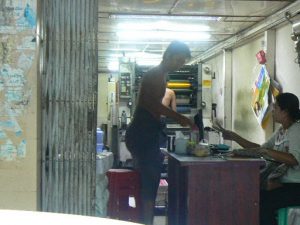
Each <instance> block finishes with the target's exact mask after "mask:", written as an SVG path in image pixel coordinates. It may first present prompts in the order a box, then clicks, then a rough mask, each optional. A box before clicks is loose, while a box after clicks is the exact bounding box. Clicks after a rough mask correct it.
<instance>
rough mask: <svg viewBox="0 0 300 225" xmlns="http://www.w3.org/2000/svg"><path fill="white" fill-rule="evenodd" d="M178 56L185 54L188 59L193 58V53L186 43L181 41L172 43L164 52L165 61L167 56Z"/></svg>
mask: <svg viewBox="0 0 300 225" xmlns="http://www.w3.org/2000/svg"><path fill="white" fill-rule="evenodd" d="M178 54H184V55H185V56H186V58H187V59H190V58H191V51H190V49H189V47H188V46H187V45H186V44H185V43H183V42H181V41H172V42H171V43H170V44H169V46H168V47H167V49H166V51H165V52H164V55H163V59H165V58H166V56H167V55H178Z"/></svg>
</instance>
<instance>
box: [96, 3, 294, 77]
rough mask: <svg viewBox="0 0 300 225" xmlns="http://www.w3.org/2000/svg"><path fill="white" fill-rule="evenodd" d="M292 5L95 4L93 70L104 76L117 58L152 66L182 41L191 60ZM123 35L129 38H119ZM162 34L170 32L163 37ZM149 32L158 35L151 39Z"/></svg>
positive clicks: (115, 62) (115, 63)
mask: <svg viewBox="0 0 300 225" xmlns="http://www.w3.org/2000/svg"><path fill="white" fill-rule="evenodd" d="M292 2H294V1H284V0H274V1H272V0H269V1H255V0H240V1H235V0H99V10H98V11H99V13H98V19H99V22H98V23H99V29H98V30H99V33H98V40H99V46H98V50H99V53H98V56H99V70H100V71H106V72H107V71H108V65H115V69H116V68H118V67H117V62H118V61H119V59H120V57H127V58H130V59H131V60H132V61H136V62H138V63H141V64H142V63H143V64H144V63H145V64H149V63H150V64H151V62H150V61H153V60H154V64H157V63H158V62H159V61H160V59H161V55H162V53H163V51H164V50H165V49H166V46H167V45H168V44H169V43H170V41H172V40H174V39H176V40H182V41H184V42H185V43H187V44H188V45H189V47H190V49H191V52H192V57H197V56H199V55H201V54H203V53H204V52H205V51H207V50H208V49H210V48H212V47H213V46H215V45H217V44H218V43H220V42H222V41H224V40H225V39H228V38H230V37H231V36H233V35H235V34H237V33H239V32H241V31H243V30H245V29H246V28H249V27H250V26H252V25H254V24H255V23H257V22H258V21H261V20H263V19H265V18H266V17H268V16H270V15H272V14H274V13H275V12H277V11H279V10H280V9H282V8H284V7H286V6H287V5H289V4H291V3H292ZM162 21H164V22H163V23H162ZM129 31H130V32H131V33H129V36H126V37H123V36H121V35H122V34H123V35H124V33H125V32H129ZM166 31H172V32H173V33H171V35H168V36H164V34H163V33H164V32H166ZM133 32H135V33H133ZM180 32H183V34H182V33H180ZM153 34H158V37H152V35H153ZM193 38H194V39H193ZM192 39H193V40H192ZM141 60H144V62H141ZM110 68H112V67H110Z"/></svg>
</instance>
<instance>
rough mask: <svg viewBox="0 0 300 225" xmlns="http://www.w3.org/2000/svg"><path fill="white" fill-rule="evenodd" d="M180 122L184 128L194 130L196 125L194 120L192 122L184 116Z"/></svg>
mask: <svg viewBox="0 0 300 225" xmlns="http://www.w3.org/2000/svg"><path fill="white" fill-rule="evenodd" d="M178 122H179V124H180V125H181V126H183V127H185V126H189V127H191V128H192V127H193V126H194V125H195V124H194V123H193V121H192V120H190V119H189V118H187V117H185V116H182V115H181V116H180V118H179V120H178Z"/></svg>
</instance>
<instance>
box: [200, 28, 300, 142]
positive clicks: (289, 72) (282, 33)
mask: <svg viewBox="0 0 300 225" xmlns="http://www.w3.org/2000/svg"><path fill="white" fill-rule="evenodd" d="M291 33H292V28H291V24H287V25H284V26H282V27H279V28H277V29H276V51H275V52H276V58H275V79H276V80H277V81H278V82H279V83H280V84H281V85H282V88H283V91H284V92H292V93H294V94H296V95H297V96H298V98H300V88H299V85H300V67H299V65H298V64H296V63H295V58H296V57H297V55H296V53H295V50H294V42H293V41H292V40H291V38H290V34H291ZM264 44H265V43H264V36H263V34H262V36H260V37H258V38H256V39H255V40H251V41H249V42H248V43H246V44H244V45H242V46H239V47H237V48H234V49H233V50H232V121H233V130H234V131H236V132H238V133H239V134H241V135H242V136H243V137H245V138H247V139H249V140H251V141H254V142H257V143H259V144H261V143H263V142H264V141H265V140H266V139H267V138H269V137H270V135H271V132H270V131H269V130H264V129H262V128H261V126H260V125H259V124H258V122H257V120H256V118H255V116H254V113H253V111H252V109H251V97H252V94H251V93H252V86H253V84H254V81H255V79H256V78H257V76H258V72H259V68H260V66H259V64H258V62H257V59H256V56H255V55H256V53H257V52H258V51H259V50H262V49H264ZM205 63H207V64H210V65H211V66H212V70H213V72H215V74H216V79H215V80H213V88H212V91H213V93H212V96H213V102H214V103H217V105H218V106H217V109H218V111H217V117H218V119H220V120H221V121H223V120H224V118H225V117H226V116H228V115H224V105H225V104H227V103H226V102H225V101H224V89H225V88H226V87H225V83H224V81H225V79H224V74H223V73H224V72H222V66H223V65H224V58H223V57H222V54H220V55H217V56H215V57H214V58H212V59H210V60H208V61H207V62H205ZM225 69H226V68H225ZM233 147H238V145H237V144H234V145H233Z"/></svg>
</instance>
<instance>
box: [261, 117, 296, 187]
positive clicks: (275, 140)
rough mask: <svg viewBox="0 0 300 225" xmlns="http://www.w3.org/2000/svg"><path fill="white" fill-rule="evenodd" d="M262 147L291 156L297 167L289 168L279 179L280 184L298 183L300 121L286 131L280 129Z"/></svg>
mask: <svg viewBox="0 0 300 225" xmlns="http://www.w3.org/2000/svg"><path fill="white" fill-rule="evenodd" d="M262 147H265V148H270V149H274V150H278V151H282V152H288V153H290V154H292V155H293V156H294V157H295V159H296V160H297V161H298V165H297V166H293V167H289V169H288V171H287V173H286V174H285V175H283V176H282V177H281V182H282V183H300V165H299V164H300V121H297V122H295V123H293V124H292V125H291V126H290V127H289V128H288V129H287V130H284V129H283V127H280V128H279V129H278V130H277V131H276V132H275V133H274V134H273V135H272V137H271V138H270V139H269V140H268V141H267V142H266V143H264V144H263V145H262Z"/></svg>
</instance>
